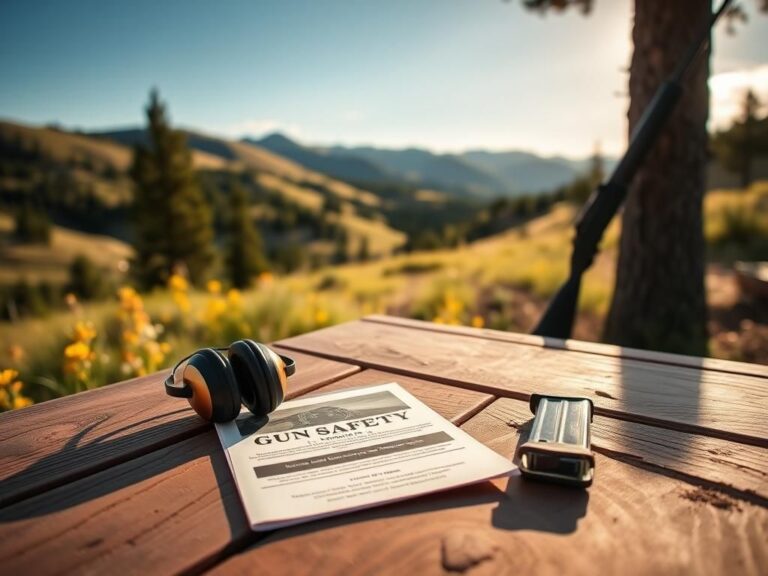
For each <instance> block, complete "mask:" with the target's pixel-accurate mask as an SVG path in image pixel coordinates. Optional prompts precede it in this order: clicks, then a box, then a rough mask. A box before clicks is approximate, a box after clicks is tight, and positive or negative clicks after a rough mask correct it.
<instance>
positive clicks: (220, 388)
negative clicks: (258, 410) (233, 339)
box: [184, 348, 240, 422]
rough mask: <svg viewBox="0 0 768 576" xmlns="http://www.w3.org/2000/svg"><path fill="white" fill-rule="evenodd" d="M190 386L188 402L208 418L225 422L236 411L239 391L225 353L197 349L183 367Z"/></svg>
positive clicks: (238, 409) (236, 413)
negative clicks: (190, 394) (190, 392)
mask: <svg viewBox="0 0 768 576" xmlns="http://www.w3.org/2000/svg"><path fill="white" fill-rule="evenodd" d="M184 380H185V382H186V383H187V384H188V385H189V386H190V387H191V388H192V398H190V399H189V403H190V405H191V406H192V408H194V409H195V411H196V412H197V413H198V414H200V416H202V417H203V418H205V419H206V420H210V421H211V422H228V421H230V420H233V419H234V418H235V417H237V415H238V414H239V413H240V391H239V389H238V386H237V382H236V381H235V377H234V375H233V374H232V370H231V368H230V365H229V361H228V360H227V358H226V357H225V356H223V355H222V354H220V353H219V352H216V351H215V350H213V349H211V348H204V349H202V350H198V351H197V352H196V353H195V354H194V355H193V356H192V357H191V358H190V359H189V361H188V362H187V366H186V367H185V368H184Z"/></svg>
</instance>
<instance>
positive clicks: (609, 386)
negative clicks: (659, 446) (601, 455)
mask: <svg viewBox="0 0 768 576" xmlns="http://www.w3.org/2000/svg"><path fill="white" fill-rule="evenodd" d="M543 346H544V348H548V349H553V350H567V351H569V352H570V353H572V354H577V355H581V356H582V359H581V360H580V361H579V363H582V364H583V366H582V367H581V369H580V374H579V376H584V375H585V374H587V375H588V371H589V370H590V369H591V368H590V366H592V365H594V366H595V368H598V369H599V370H600V373H599V374H596V378H595V384H594V388H590V386H591V384H587V385H586V386H585V387H584V388H583V390H582V391H581V394H584V395H585V396H588V397H592V399H593V401H594V403H595V406H596V407H597V409H598V411H599V410H600V408H603V409H606V410H610V411H611V416H610V417H611V418H612V419H615V421H616V422H617V423H618V425H619V426H618V430H617V431H616V432H617V433H616V434H614V435H612V438H611V440H612V442H613V443H614V444H615V445H614V446H613V447H612V448H613V449H615V451H618V452H624V453H626V454H628V455H631V456H633V457H637V458H639V460H638V461H642V459H643V458H644V455H647V454H648V452H649V451H653V450H654V445H653V442H654V441H655V442H659V439H660V438H662V440H663V436H664V430H665V429H685V428H686V427H687V426H690V427H691V428H692V430H691V432H693V433H694V434H695V433H696V432H695V428H696V427H706V426H707V422H702V421H701V416H702V414H701V411H702V406H701V404H702V398H701V389H702V381H703V375H704V359H703V358H698V357H693V356H677V355H674V354H667V353H657V352H654V351H648V350H640V349H635V348H627V347H622V346H616V347H615V349H614V350H608V349H607V351H605V352H598V351H597V349H595V350H592V351H582V350H579V349H573V348H569V346H568V341H565V342H564V341H563V340H559V339H554V338H549V337H544V342H543ZM564 376H566V377H567V376H568V374H564ZM636 423H642V424H647V425H648V426H653V427H654V428H656V429H657V432H658V433H657V434H656V437H655V440H652V441H649V439H648V438H642V437H639V433H640V429H639V428H638V424H636ZM649 431H650V429H643V432H649ZM691 439H692V437H689V438H688V439H687V440H686V441H681V440H683V439H682V438H679V439H678V440H677V441H676V442H675V448H676V450H677V457H679V458H680V459H681V460H683V459H685V458H686V457H687V455H688V453H689V452H690V449H691V446H690V441H691Z"/></svg>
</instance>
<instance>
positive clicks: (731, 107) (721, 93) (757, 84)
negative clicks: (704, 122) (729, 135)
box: [709, 64, 768, 129]
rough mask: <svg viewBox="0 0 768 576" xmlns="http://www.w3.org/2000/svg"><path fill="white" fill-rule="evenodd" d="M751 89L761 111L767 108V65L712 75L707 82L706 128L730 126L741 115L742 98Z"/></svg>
mask: <svg viewBox="0 0 768 576" xmlns="http://www.w3.org/2000/svg"><path fill="white" fill-rule="evenodd" d="M749 89H751V90H752V91H753V92H754V93H755V95H756V96H757V98H758V100H760V102H762V104H763V109H765V108H766V104H768V64H763V65H760V66H754V67H752V68H745V69H742V70H734V71H731V72H723V73H721V74H715V75H714V76H712V77H711V78H710V79H709V90H710V98H711V100H710V127H711V128H713V129H722V128H727V127H728V126H730V125H731V124H732V123H733V121H734V119H737V118H739V117H740V116H741V114H742V107H743V103H744V96H745V95H746V93H747V90H749Z"/></svg>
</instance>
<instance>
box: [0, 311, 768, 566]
mask: <svg viewBox="0 0 768 576" xmlns="http://www.w3.org/2000/svg"><path fill="white" fill-rule="evenodd" d="M276 346H278V347H279V349H280V350H281V351H283V352H285V353H287V354H291V355H292V356H294V357H295V358H296V361H297V365H298V370H297V374H296V376H294V377H293V378H291V380H290V386H291V393H290V395H291V396H292V397H296V396H299V395H303V394H307V393H310V392H312V391H315V390H318V389H319V390H323V391H328V390H335V389H342V388H348V387H352V386H359V385H367V384H375V383H384V382H392V381H396V382H398V383H400V384H401V385H402V386H403V387H405V388H406V389H407V390H408V391H410V392H411V393H412V394H414V395H415V396H417V397H418V398H420V399H421V400H423V401H424V402H425V403H427V404H428V405H430V406H431V407H432V408H434V409H435V410H436V411H437V412H439V413H441V414H442V415H443V416H445V417H446V418H448V419H450V420H452V421H453V422H454V423H455V424H457V425H459V426H461V427H462V428H463V429H464V430H466V431H467V432H468V433H469V434H471V435H472V436H474V437H475V438H477V439H478V440H480V441H482V442H484V443H485V444H486V445H488V446H490V447H491V448H493V449H494V450H496V451H497V452H499V453H500V454H503V455H504V456H507V457H511V456H512V454H513V453H514V450H515V447H516V446H517V445H518V443H519V442H520V440H521V438H523V437H524V436H525V429H526V424H527V423H528V422H529V421H530V420H531V417H532V416H531V413H530V409H529V407H528V403H527V400H528V398H529V396H530V394H531V393H533V392H539V393H544V394H547V393H550V394H565V395H582V396H586V397H589V398H591V399H592V400H593V401H594V404H595V417H594V422H593V449H594V450H595V451H596V453H597V455H596V475H595V481H594V484H593V485H592V487H591V488H589V489H588V490H580V489H574V488H568V487H561V486H557V485H547V484H540V483H532V482H526V481H524V480H522V479H521V478H520V477H519V476H512V477H510V478H503V479H497V480H494V481H491V482H485V483H482V484H478V485H475V486H470V487H465V488H460V489H455V490H449V491H446V492H442V493H439V494H433V495H430V496H425V497H420V498H415V499H412V500H408V501H404V502H400V503H396V504H391V505H387V506H381V507H378V508H372V509H369V510H364V511H360V512H356V513H352V514H346V515H341V516H337V517H333V518H328V519H324V520H319V521H314V522H311V523H307V524H303V525H299V526H295V527H292V528H286V529H282V530H277V531H274V532H271V533H255V532H252V531H251V530H250V529H249V526H248V524H247V522H246V518H245V513H244V512H243V509H242V506H241V503H240V500H239V498H238V494H237V491H236V489H235V486H234V482H233V479H232V476H231V474H230V471H229V468H228V466H227V463H226V460H225V457H224V453H223V451H222V448H221V446H220V444H219V441H218V438H217V436H216V433H215V430H214V429H213V427H212V426H211V425H209V424H206V423H205V422H203V421H202V420H201V419H199V418H198V417H197V416H196V415H195V414H194V413H193V412H192V410H191V409H190V408H188V407H186V404H185V403H182V402H180V401H179V400H175V399H173V398H169V397H166V396H165V394H164V392H163V387H162V385H161V381H162V378H163V377H164V375H165V374H157V375H153V376H147V377H144V378H138V379H135V380H132V381H128V382H123V383H120V384H115V385H112V386H107V387H105V388H101V389H98V390H92V391H89V392H84V393H82V394H77V395H74V396H70V397H67V398H62V399H60V400H55V401H51V402H46V403H43V404H40V405H36V406H32V407H30V408H25V409H23V410H19V411H16V412H10V413H5V414H2V415H0V463H1V467H0V573H2V574H13V575H27V574H28V575H37V574H48V573H77V574H86V573H110V574H130V573H136V574H152V573H176V572H185V573H188V572H195V573H196V572H205V571H211V572H213V573H214V574H225V573H226V574H231V573H256V574H308V575H309V574H312V575H315V574H377V573H390V574H392V573H393V574H399V575H406V574H408V575H410V574H445V573H451V574H472V575H477V574H489V575H491V574H492V575H496V574H529V573H537V574H538V573H541V574H551V573H558V574H559V573H569V574H570V573H574V574H587V573H589V574H592V573H613V574H623V575H624V574H648V573H673V574H678V573H683V572H685V573H689V572H695V573H706V574H710V573H711V574H714V573H722V574H763V575H765V574H768V510H767V505H768V424H767V423H766V415H767V414H768V369H767V368H766V367H764V366H757V365H751V364H741V363H735V362H726V361H721V360H713V359H702V358H692V357H685V356H676V355H670V354H659V353H652V352H647V351H641V350H633V349H622V348H617V347H612V346H606V345H600V344H591V343H585V342H578V341H573V340H567V341H563V340H552V339H543V338H540V337H535V336H528V335H521V334H511V333H504V332H496V331H492V330H478V329H471V328H459V327H446V326H441V325H436V324H430V323H426V322H418V321H413V320H404V319H398V318H392V317H385V316H373V317H369V318H365V319H363V320H360V321H356V322H351V323H347V324H342V325H339V326H335V327H331V328H327V329H323V330H318V331H316V332H312V333H309V334H305V335H302V336H297V337H294V338H288V339H286V340H283V341H280V342H278V343H276Z"/></svg>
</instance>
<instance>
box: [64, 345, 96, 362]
mask: <svg viewBox="0 0 768 576" xmlns="http://www.w3.org/2000/svg"><path fill="white" fill-rule="evenodd" d="M91 354H92V353H91V347H90V346H88V344H86V343H85V342H73V343H72V344H70V345H69V346H67V347H66V348H64V357H65V358H66V359H67V360H88V359H89V358H90V357H91Z"/></svg>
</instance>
